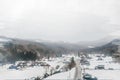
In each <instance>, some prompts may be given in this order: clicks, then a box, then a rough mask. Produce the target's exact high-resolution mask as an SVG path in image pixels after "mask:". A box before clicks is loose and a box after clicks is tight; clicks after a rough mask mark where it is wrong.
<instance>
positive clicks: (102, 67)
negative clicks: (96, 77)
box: [95, 65, 105, 69]
mask: <svg viewBox="0 0 120 80" xmlns="http://www.w3.org/2000/svg"><path fill="white" fill-rule="evenodd" d="M95 69H105V67H104V65H98V66H96V67H95Z"/></svg>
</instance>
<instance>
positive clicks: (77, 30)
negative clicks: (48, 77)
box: [0, 0, 120, 42]
mask: <svg viewBox="0 0 120 80" xmlns="http://www.w3.org/2000/svg"><path fill="white" fill-rule="evenodd" d="M119 34H120V0H0V35H3V36H8V37H17V38H24V39H43V40H51V41H69V42H77V41H92V40H97V39H100V38H103V37H105V36H107V35H117V36H119Z"/></svg>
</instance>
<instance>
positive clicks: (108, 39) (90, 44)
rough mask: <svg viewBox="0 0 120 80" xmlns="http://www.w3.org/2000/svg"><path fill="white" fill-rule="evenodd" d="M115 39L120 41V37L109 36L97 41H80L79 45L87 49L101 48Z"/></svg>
mask: <svg viewBox="0 0 120 80" xmlns="http://www.w3.org/2000/svg"><path fill="white" fill-rule="evenodd" d="M115 39H120V36H115V35H108V36H106V37H104V38H102V39H99V40H95V41H80V42H78V43H77V44H78V45H81V46H84V47H86V48H94V47H99V46H103V45H105V44H107V43H109V42H111V41H113V40H115Z"/></svg>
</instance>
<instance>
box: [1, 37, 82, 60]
mask: <svg viewBox="0 0 120 80" xmlns="http://www.w3.org/2000/svg"><path fill="white" fill-rule="evenodd" d="M0 45H1V47H0V61H10V62H13V61H16V60H36V59H41V58H44V57H46V58H49V57H56V56H62V54H73V53H77V52H78V51H79V50H80V49H83V48H82V47H81V46H78V45H75V44H71V43H64V42H43V41H42V42H36V41H32V40H23V39H17V38H7V37H0Z"/></svg>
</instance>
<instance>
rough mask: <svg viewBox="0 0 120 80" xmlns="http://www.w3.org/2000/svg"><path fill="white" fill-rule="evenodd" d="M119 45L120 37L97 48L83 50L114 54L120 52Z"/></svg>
mask: <svg viewBox="0 0 120 80" xmlns="http://www.w3.org/2000/svg"><path fill="white" fill-rule="evenodd" d="M119 46H120V39H114V40H112V41H110V42H109V43H107V44H105V45H102V46H98V47H95V48H88V49H84V50H83V52H84V53H103V54H106V55H111V56H112V55H113V54H115V53H117V52H118V50H119Z"/></svg>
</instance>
